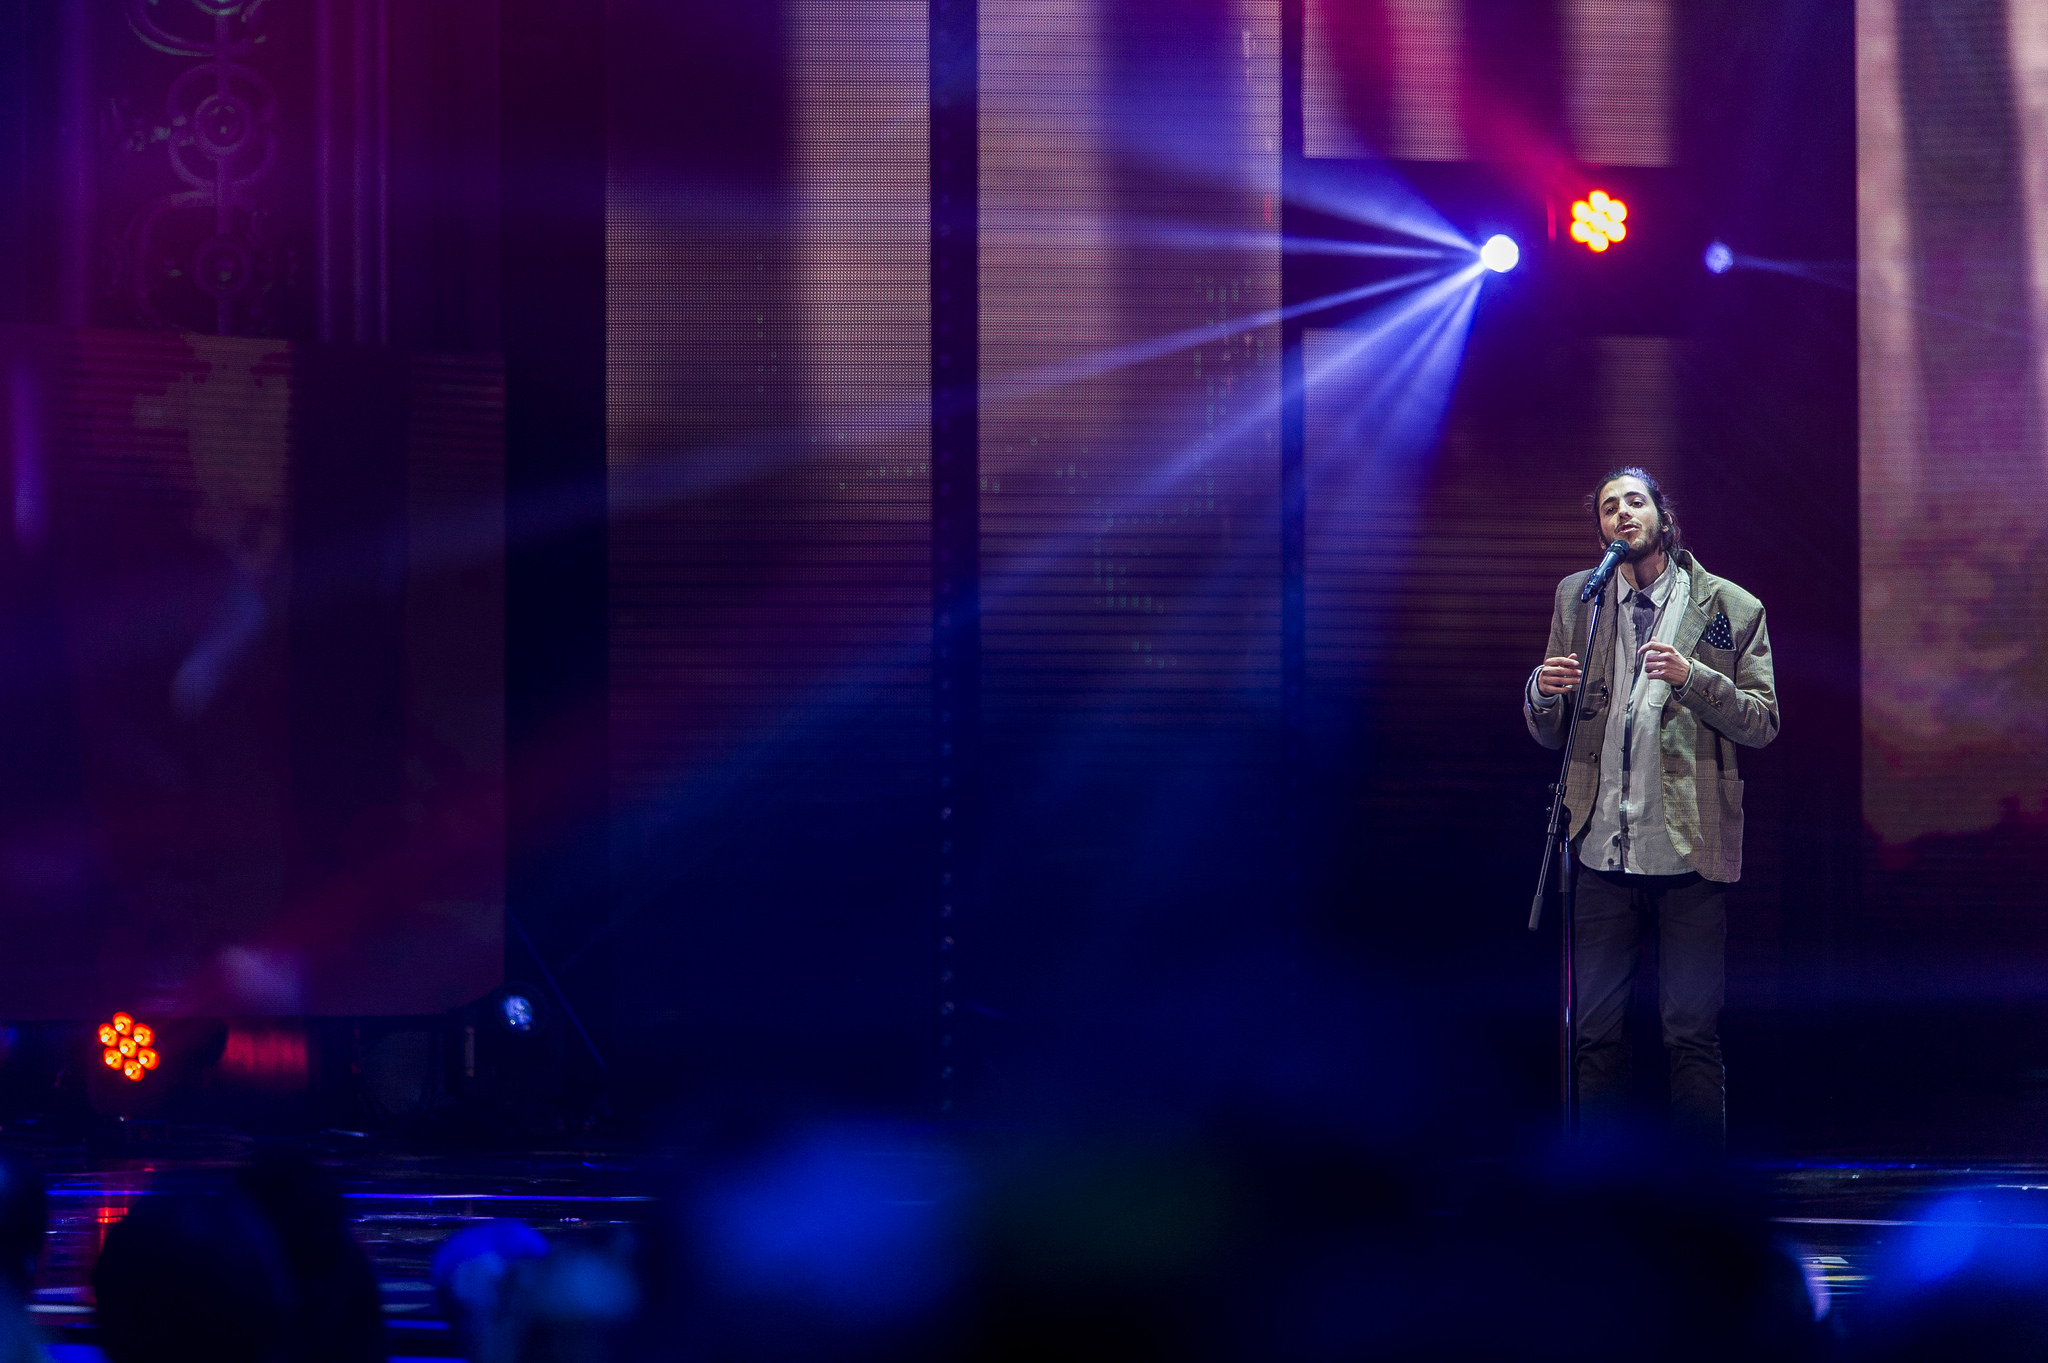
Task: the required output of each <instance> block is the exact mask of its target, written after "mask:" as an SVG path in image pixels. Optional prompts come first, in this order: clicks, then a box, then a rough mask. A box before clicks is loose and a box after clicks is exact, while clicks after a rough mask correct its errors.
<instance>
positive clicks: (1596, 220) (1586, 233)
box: [1571, 189, 1628, 253]
mask: <svg viewBox="0 0 2048 1363" xmlns="http://www.w3.org/2000/svg"><path fill="white" fill-rule="evenodd" d="M1571 233H1572V240H1573V241H1576V242H1578V243H1579V244H1580V245H1582V246H1584V247H1585V248H1586V249H1587V250H1589V251H1593V252H1595V253H1598V252H1601V251H1605V250H1606V249H1607V248H1608V247H1610V246H1612V245H1614V244H1615V243H1616V242H1619V241H1621V240H1623V239H1624V238H1626V237H1627V236H1628V205H1627V204H1625V203H1623V202H1622V201H1621V200H1619V199H1617V198H1615V197H1613V196H1612V195H1610V194H1609V193H1608V192H1607V191H1606V190H1604V189H1596V190H1594V191H1593V192H1592V193H1591V194H1588V195H1587V196H1586V197H1585V198H1583V199H1580V200H1578V201H1577V202H1575V203H1574V204H1572V226H1571Z"/></svg>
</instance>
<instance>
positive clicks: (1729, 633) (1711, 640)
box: [1700, 612, 1735, 649]
mask: <svg viewBox="0 0 2048 1363" xmlns="http://www.w3.org/2000/svg"><path fill="white" fill-rule="evenodd" d="M1700 642H1701V643H1703V644H1705V645H1706V646H1707V647H1708V648H1723V649H1732V648H1734V647H1735V631H1734V630H1732V629H1730V628H1729V627H1728V617H1727V616H1726V615H1723V614H1721V613H1719V612H1716V613H1715V615H1714V623H1713V624H1711V625H1708V626H1707V632H1706V633H1705V634H1702V635H1701V636H1700Z"/></svg>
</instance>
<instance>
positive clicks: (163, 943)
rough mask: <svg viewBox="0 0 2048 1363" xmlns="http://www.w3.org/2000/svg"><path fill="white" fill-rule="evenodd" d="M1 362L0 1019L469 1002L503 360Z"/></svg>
mask: <svg viewBox="0 0 2048 1363" xmlns="http://www.w3.org/2000/svg"><path fill="white" fill-rule="evenodd" d="M0 373H4V374H5V376H6V379H7V387H6V390H5V394H4V397H5V408H6V413H7V423H6V427H5V444H6V451H7V463H6V468H7V471H8V474H9V479H10V484H11V492H12V512H13V515H12V522H11V526H9V527H8V529H9V531H10V533H9V534H8V535H7V536H6V543H5V546H4V549H0V562H4V565H5V567H4V574H5V579H6V580H5V596H4V601H5V628H6V632H7V637H8V646H7V648H6V657H5V663H4V665H0V687H4V690H5V694H6V696H7V699H8V704H7V706H6V707H5V711H4V713H5V716H6V718H5V721H4V724H5V730H6V732H5V733H4V735H0V744H4V748H5V752H4V755H0V922H4V924H5V932H6V935H7V940H8V943H9V947H8V950H7V951H6V952H5V953H4V954H0V1016H6V1017H10V1018H56V1017H90V1016H94V1015H97V1014H103V1013H105V1012H107V1011H108V1010H109V1009H112V1008H128V1009H130V1010H131V1011H137V1012H145V1013H147V1014H148V1015H150V1016H155V1017H172V1016H180V1015H199V1016H223V1015H227V1016H237V1015H242V1016H246V1015H252V1014H301V1013H314V1014H322V1013H325V1014H379V1013H383V1014H402V1013H412V1014H418V1013H430V1012H440V1011H443V1010H445V1009H448V1008H450V1007H453V1006H456V1005H458V1004H461V1003H464V1002H467V1001H469V1000H472V999H474V998H476V997H478V996H479V995H481V994H483V993H484V992H486V991H488V990H489V989H490V988H491V987H492V986H493V985H494V984H495V983H496V982H497V981H498V980H499V978H500V977H501V974H502V969H503V944H502V933H503V926H502V925H503V912H504V909H503V877H504V870H503V866H504V837H503V809H502V806H503V794H502V785H503V743H504V738H503V734H504V718H503V653H504V644H503V620H502V611H503V518H504V511H503V501H502V464H503V441H502V412H503V395H502V380H501V377H500V374H499V372H498V368H497V366H496V364H495V363H494V362H490V361H486V360H478V361H466V360H442V359H433V358H426V357H416V358H411V359H402V358H399V357H397V356H395V355H393V354H392V353H390V352H386V351H371V350H368V349H361V350H358V349H352V348H345V347H320V346H292V345H287V344H285V343H282V342H278V341H268V340H243V339H234V338H213V337H202V336H190V335H178V334H173V333H121V332H95V331H69V332H60V331H28V330H17V331H13V332H9V333H5V334H0Z"/></svg>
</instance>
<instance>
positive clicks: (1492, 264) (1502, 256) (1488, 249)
mask: <svg viewBox="0 0 2048 1363" xmlns="http://www.w3.org/2000/svg"><path fill="white" fill-rule="evenodd" d="M1521 259H1522V248H1521V247H1519V246H1517V245H1515V242H1514V238H1512V237H1507V236H1502V235H1499V234H1495V235H1494V236H1490V237H1488V238H1487V239H1486V245H1484V246H1482V247H1480V248H1479V263H1480V264H1481V265H1484V266H1485V267H1486V268H1487V269H1489V270H1491V271H1493V272H1494V273H1495V274H1506V273H1507V272H1508V271H1509V270H1512V269H1514V268H1515V266H1516V264H1517V263H1519V262H1520V261H1521Z"/></svg>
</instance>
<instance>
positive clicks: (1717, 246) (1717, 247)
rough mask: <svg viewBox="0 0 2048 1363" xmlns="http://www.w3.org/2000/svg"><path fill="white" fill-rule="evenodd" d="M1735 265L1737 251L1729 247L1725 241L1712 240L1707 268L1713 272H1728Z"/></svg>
mask: <svg viewBox="0 0 2048 1363" xmlns="http://www.w3.org/2000/svg"><path fill="white" fill-rule="evenodd" d="M1734 265H1735V253H1734V252H1733V251H1731V250H1729V249H1728V243H1727V242H1725V241H1716V242H1712V243H1710V244H1709V245H1708V247H1707V270H1708V272H1709V273H1712V274H1727V273H1728V271H1729V270H1730V269H1732V268H1733V267H1734Z"/></svg>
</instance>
